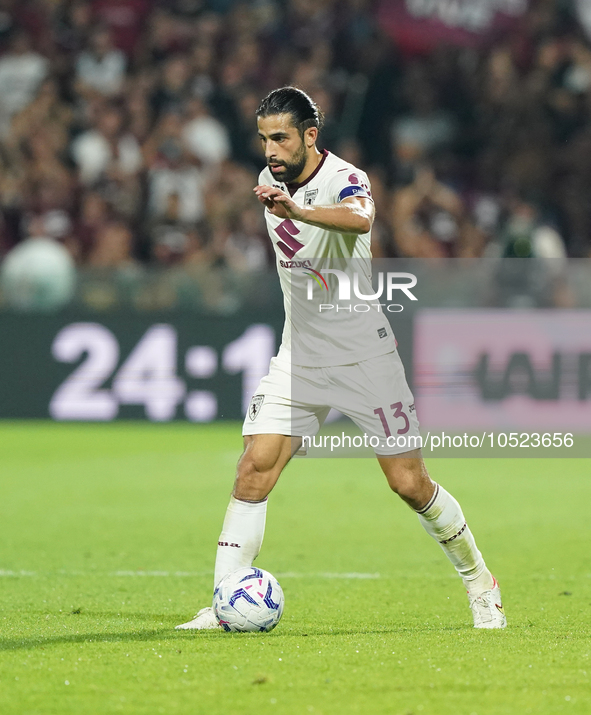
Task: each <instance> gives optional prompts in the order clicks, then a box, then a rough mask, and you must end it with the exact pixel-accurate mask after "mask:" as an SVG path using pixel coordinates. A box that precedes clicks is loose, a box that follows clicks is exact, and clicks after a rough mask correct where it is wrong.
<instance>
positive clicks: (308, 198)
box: [304, 189, 318, 206]
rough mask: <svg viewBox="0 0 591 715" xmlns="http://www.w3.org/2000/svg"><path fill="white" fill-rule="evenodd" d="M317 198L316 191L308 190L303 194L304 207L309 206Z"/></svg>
mask: <svg viewBox="0 0 591 715" xmlns="http://www.w3.org/2000/svg"><path fill="white" fill-rule="evenodd" d="M317 196H318V189H310V191H306V193H305V194H304V206H311V205H312V204H313V203H314V201H315V199H316V197H317Z"/></svg>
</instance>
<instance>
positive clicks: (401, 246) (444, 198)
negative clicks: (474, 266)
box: [393, 164, 483, 258]
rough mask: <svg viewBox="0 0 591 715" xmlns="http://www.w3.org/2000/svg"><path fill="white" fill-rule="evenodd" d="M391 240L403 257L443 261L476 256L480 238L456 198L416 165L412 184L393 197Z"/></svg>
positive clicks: (430, 172)
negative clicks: (451, 258) (443, 259)
mask: <svg viewBox="0 0 591 715" xmlns="http://www.w3.org/2000/svg"><path fill="white" fill-rule="evenodd" d="M393 227H394V240H395V242H396V247H397V249H398V251H399V252H400V253H401V254H402V255H403V256H412V257H418V258H444V257H451V256H458V257H465V256H476V255H479V254H480V253H481V252H482V249H483V245H482V236H481V234H480V232H479V231H477V229H476V228H475V227H474V225H473V224H472V222H471V221H470V219H469V217H468V216H467V212H466V208H465V206H464V204H463V202H462V200H461V199H460V197H459V196H458V195H457V194H456V192H454V191H453V190H452V189H450V188H449V187H447V186H445V185H444V184H442V183H441V182H439V181H437V179H436V178H435V173H434V171H433V169H432V168H431V167H430V166H428V165H426V164H423V165H419V166H418V167H417V169H416V171H415V175H414V178H413V181H412V182H411V183H410V184H409V185H408V186H405V187H403V188H399V189H398V190H397V191H396V192H395V193H394V200H393Z"/></svg>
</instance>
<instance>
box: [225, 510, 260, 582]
mask: <svg viewBox="0 0 591 715" xmlns="http://www.w3.org/2000/svg"><path fill="white" fill-rule="evenodd" d="M266 516H267V500H266V499H265V500H264V501H259V502H248V501H240V499H235V498H234V497H230V503H229V504H228V509H227V511H226V518H225V519H224V525H223V527H222V533H221V534H220V539H219V541H218V550H217V555H216V559H215V575H214V584H213V585H214V588H215V587H216V586H217V585H218V583H219V582H220V581H221V580H222V579H223V578H224V576H226V575H227V574H229V573H232V572H233V571H237V570H238V569H241V568H243V567H244V566H252V562H253V561H254V560H255V559H256V557H257V556H258V555H259V551H260V550H261V545H262V543H263V536H264V534H265V519H266Z"/></svg>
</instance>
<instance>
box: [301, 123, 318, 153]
mask: <svg viewBox="0 0 591 715" xmlns="http://www.w3.org/2000/svg"><path fill="white" fill-rule="evenodd" d="M316 139H318V127H309V128H308V129H306V131H305V132H304V144H305V145H306V147H307V148H308V149H311V148H312V147H313V146H314V144H316Z"/></svg>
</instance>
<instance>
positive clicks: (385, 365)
mask: <svg viewBox="0 0 591 715" xmlns="http://www.w3.org/2000/svg"><path fill="white" fill-rule="evenodd" d="M330 375H331V405H332V406H333V407H335V408H336V409H337V410H339V411H340V412H342V413H343V414H345V415H347V416H348V417H350V418H351V419H352V420H353V422H355V424H356V425H357V426H358V427H359V429H360V430H361V431H362V432H363V433H364V434H365V435H367V437H368V438H369V444H370V445H371V446H372V447H373V449H374V451H375V453H376V455H379V456H381V457H387V456H393V455H399V454H405V453H407V452H410V451H412V450H414V449H416V448H419V447H420V446H421V441H420V440H421V435H420V431H419V422H418V419H417V415H416V410H415V404H414V397H413V395H412V392H411V390H410V388H409V386H408V383H407V382H406V376H405V374H404V367H403V365H402V362H401V360H400V357H399V356H398V353H397V352H392V353H387V354H386V355H379V356H378V357H375V358H370V359H369V360H363V361H361V362H359V363H355V364H353V365H341V366H337V367H335V368H331V369H330Z"/></svg>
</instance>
